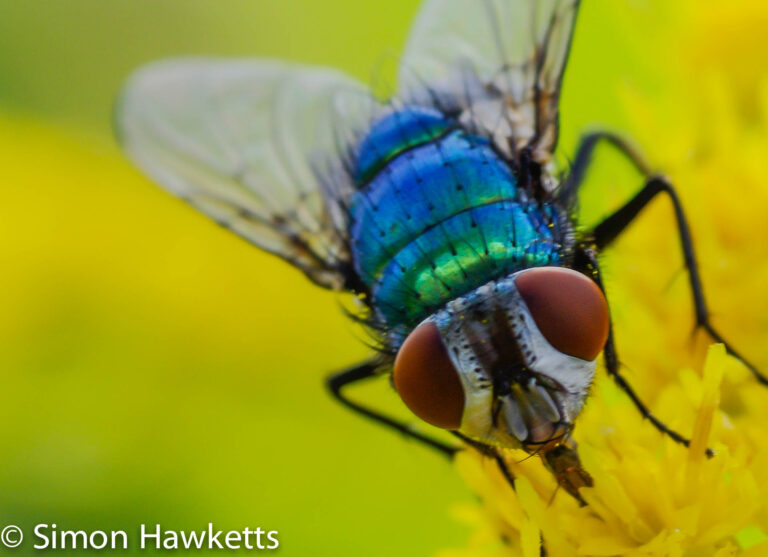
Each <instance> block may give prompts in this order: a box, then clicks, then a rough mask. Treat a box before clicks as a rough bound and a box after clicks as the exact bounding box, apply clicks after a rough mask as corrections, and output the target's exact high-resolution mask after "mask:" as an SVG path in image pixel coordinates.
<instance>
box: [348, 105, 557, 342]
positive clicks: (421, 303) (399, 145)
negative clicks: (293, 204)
mask: <svg viewBox="0 0 768 557" xmlns="http://www.w3.org/2000/svg"><path fill="white" fill-rule="evenodd" d="M355 162H356V172H355V179H356V181H357V185H358V188H359V189H358V191H357V192H356V193H355V194H354V196H353V197H352V200H351V203H350V206H349V209H348V210H349V214H350V222H351V224H350V237H351V241H352V252H353V255H354V261H355V268H356V271H357V272H358V274H359V275H360V277H361V279H362V281H363V282H364V283H365V284H366V285H367V286H368V288H369V290H370V293H371V296H372V305H373V307H375V308H376V311H377V313H378V314H379V315H378V316H377V317H378V318H379V319H382V320H383V321H384V322H385V323H386V324H387V325H388V326H390V327H395V326H399V325H404V326H413V325H415V324H417V323H418V322H420V321H421V320H422V319H424V318H426V317H427V316H428V315H430V314H431V313H433V312H434V311H435V310H436V309H437V308H439V307H441V306H443V305H444V304H445V303H446V302H448V301H450V300H452V299H454V298H456V297H458V296H461V295H463V294H466V293H467V292H469V291H471V290H473V289H475V288H477V287H478V286H481V285H483V284H485V283H487V282H488V281H490V280H493V279H495V278H499V277H502V276H506V275H508V274H510V273H512V272H514V271H516V270H520V269H524V268H527V267H535V266H542V265H557V264H558V263H559V261H560V257H561V255H560V249H561V248H562V239H561V235H562V233H563V231H561V230H560V227H561V224H562V223H563V222H564V219H563V218H562V217H563V215H562V214H561V213H560V211H559V210H558V209H557V208H555V207H554V206H550V205H541V204H539V203H538V202H536V201H533V200H530V199H528V196H527V195H526V194H525V192H524V191H522V190H521V188H519V187H518V182H517V179H516V178H515V175H514V173H513V172H512V169H511V168H510V166H509V165H508V164H507V162H506V161H504V160H503V159H502V158H501V157H500V156H499V155H497V154H496V152H495V151H494V150H493V149H492V148H491V145H490V144H489V141H488V140H487V139H486V138H484V137H480V136H477V135H472V134H470V133H468V132H467V131H465V130H463V129H461V128H460V127H458V126H457V125H455V124H454V123H452V122H451V121H450V120H448V119H447V118H445V117H444V116H443V115H442V114H441V113H440V112H439V111H437V110H434V109H429V108H423V107H408V108H403V109H400V110H398V111H395V112H392V113H390V114H388V115H387V116H385V117H383V118H382V119H380V120H379V121H377V122H376V123H375V124H374V125H373V126H372V127H371V130H370V131H369V132H368V134H367V135H366V136H365V137H364V138H363V140H362V141H361V142H360V144H359V146H358V149H357V155H356V160H355Z"/></svg>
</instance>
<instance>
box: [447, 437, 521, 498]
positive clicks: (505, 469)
mask: <svg viewBox="0 0 768 557" xmlns="http://www.w3.org/2000/svg"><path fill="white" fill-rule="evenodd" d="M451 433H453V435H454V437H456V438H458V439H461V440H462V441H463V442H464V443H465V444H467V445H469V446H470V447H472V448H473V449H475V450H476V451H477V452H479V453H480V454H481V455H483V456H485V457H488V458H492V459H493V460H494V462H496V465H497V466H498V467H499V471H500V472H501V475H502V476H504V479H505V480H507V483H508V484H509V487H511V488H512V491H514V490H515V475H514V474H513V473H512V471H511V470H510V469H509V466H507V463H506V462H505V461H504V458H503V457H502V456H501V455H500V454H499V452H498V451H497V450H496V449H495V448H494V447H491V446H490V445H485V444H483V443H480V442H479V441H475V440H474V439H470V438H469V437H467V436H466V435H462V434H461V433H459V432H458V431H452V432H451Z"/></svg>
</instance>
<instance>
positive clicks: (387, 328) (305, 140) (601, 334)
mask: <svg viewBox="0 0 768 557" xmlns="http://www.w3.org/2000/svg"><path fill="white" fill-rule="evenodd" d="M578 10H579V2H578V0H544V1H542V0H485V1H478V0H427V1H426V2H424V4H423V7H422V9H421V11H420V13H419V15H418V16H417V18H416V21H415V24H414V26H413V28H412V30H411V34H410V37H409V40H408V43H407V46H406V49H405V52H404V54H403V57H402V60H401V65H400V71H399V75H398V89H397V92H396V94H395V95H394V96H393V97H392V98H390V99H388V100H379V99H377V98H375V97H374V96H373V95H372V94H371V93H370V91H369V90H368V89H367V88H366V87H364V86H362V85H361V84H359V83H358V82H356V81H355V80H353V79H351V78H349V77H347V76H345V75H343V74H342V73H340V72H337V71H334V70H330V69H324V68H317V67H307V66H301V65H294V64H289V63H285V62H280V61H274V60H259V59H252V60H227V59H208V58H195V59H175V60H168V61H162V62H159V63H155V64H152V65H149V66H147V67H145V68H142V69H140V70H139V71H138V72H137V73H135V74H134V75H133V76H132V77H131V78H130V80H129V81H128V83H127V85H126V87H125V90H124V92H123V95H122V97H121V99H120V102H119V106H118V110H117V131H118V135H119V137H120V140H121V142H122V145H123V147H124V149H125V150H126V151H127V153H128V154H129V155H130V157H131V158H132V159H133V160H134V161H135V162H136V164H137V165H138V166H140V167H141V168H142V169H143V170H144V171H145V172H146V173H147V174H148V175H149V176H150V177H151V178H153V179H154V180H155V181H157V182H158V183H159V184H160V185H161V186H162V187H164V188H165V189H167V190H169V191H170V192H172V193H174V194H176V195H177V196H179V197H181V198H183V199H185V200H186V201H188V202H189V203H190V204H191V205H193V206H195V207H196V208H197V209H199V210H200V211H202V212H203V213H205V214H207V215H208V216H210V217H211V218H213V219H214V220H215V221H217V222H218V223H219V224H221V225H222V226H225V227H227V228H229V229H231V230H232V231H233V232H235V233H236V234H238V235H240V236H241V237H243V238H245V239H246V240H248V241H250V242H251V243H253V244H255V245H256V246H258V247H260V248H262V249H264V250H266V251H268V252H271V253H273V254H275V255H277V256H279V257H281V258H283V259H284V260H286V261H288V262H289V263H291V264H292V265H294V266H295V267H297V268H298V269H300V270H302V271H303V272H304V273H305V274H306V275H307V277H308V278H309V279H310V280H311V281H312V282H314V283H315V284H317V285H319V286H321V287H324V288H327V289H331V290H336V291H348V292H352V293H354V294H356V295H357V299H358V300H359V308H358V310H359V314H356V315H355V316H354V317H355V318H356V319H357V320H359V321H361V322H362V323H363V324H364V326H365V327H366V328H367V329H368V330H369V331H370V332H371V334H372V336H373V337H374V339H375V341H376V348H377V350H376V353H375V354H374V355H372V357H371V358H370V359H369V360H367V361H365V362H362V363H360V364H359V365H356V366H353V367H351V368H350V369H348V370H345V371H342V372H339V373H337V374H335V375H333V376H332V377H330V378H329V379H328V387H329V389H330V391H331V393H332V394H333V396H334V397H336V398H337V399H338V400H339V401H340V402H341V403H343V404H345V405H346V406H347V407H349V408H350V409H352V410H354V411H355V412H357V413H359V414H362V415H364V416H366V417H368V418H370V419H372V420H374V421H377V422H379V423H381V424H384V425H386V426H388V427H390V428H393V429H395V430H398V431H400V432H402V433H403V434H405V435H407V436H409V437H411V438H413V439H416V440H418V441H420V442H422V443H424V444H426V445H428V446H430V447H432V448H434V449H436V450H438V451H441V452H442V453H444V454H446V455H449V456H451V455H453V454H455V452H456V451H458V450H460V448H461V446H467V445H469V446H470V447H472V448H474V449H477V450H480V451H482V452H483V453H484V454H487V455H489V456H491V457H493V458H495V459H496V461H497V462H498V463H499V465H500V466H501V467H502V472H503V473H504V474H505V475H506V477H507V478H508V479H509V481H510V483H511V484H512V485H513V486H514V478H513V477H512V474H511V473H510V471H509V470H508V469H507V467H506V465H505V464H504V459H503V458H502V455H503V453H504V451H505V450H507V449H523V450H525V451H528V452H529V453H532V454H538V455H540V456H541V457H542V459H543V461H544V464H545V466H547V467H548V468H549V469H550V470H551V471H552V473H553V474H554V476H555V478H556V479H557V481H558V483H559V484H560V485H562V486H563V487H564V488H565V489H566V490H567V491H568V492H569V493H570V494H571V495H572V496H574V497H575V498H576V499H578V500H579V501H581V497H580V495H579V489H580V488H581V487H584V486H589V485H591V483H592V480H591V478H590V477H589V474H588V473H587V472H586V471H585V470H583V468H582V467H581V464H580V463H579V459H578V454H577V451H576V445H575V443H574V442H573V439H572V437H571V433H572V431H573V427H574V424H575V423H576V419H577V417H578V416H579V413H580V412H581V410H582V407H583V405H584V401H585V399H586V398H587V396H588V394H589V391H590V388H591V385H592V381H593V377H594V374H595V369H596V363H597V358H598V356H599V354H600V353H602V354H603V357H604V360H605V366H606V370H607V372H608V373H609V374H610V375H611V376H612V377H613V378H614V379H615V381H616V382H617V384H618V385H619V386H620V387H621V388H622V389H623V390H624V391H625V392H626V394H627V395H628V396H629V397H630V399H631V400H632V402H633V403H634V405H635V406H636V407H637V409H638V410H639V411H640V412H641V413H642V415H643V416H644V417H645V418H647V419H648V420H649V421H650V422H651V423H652V424H653V426H654V427H656V428H657V429H658V430H659V431H661V432H662V433H664V434H665V435H668V436H669V437H671V438H672V439H674V440H675V441H677V442H679V443H682V444H685V445H688V444H689V442H688V439H686V438H685V437H684V436H683V435H681V434H679V433H678V432H675V431H673V430H671V429H669V428H668V427H667V426H666V425H665V424H664V423H663V422H662V421H660V420H659V419H657V418H656V417H655V416H654V415H653V414H651V413H650V411H649V410H648V408H647V407H646V406H645V404H643V402H642V401H641V400H640V398H639V397H638V396H637V395H636V394H635V392H634V391H633V389H632V388H631V386H630V385H629V383H628V382H627V380H626V379H625V378H624V377H623V376H622V374H621V370H620V366H619V360H618V356H617V352H616V345H615V342H614V338H613V334H612V330H611V321H610V312H609V306H608V301H607V299H606V295H605V290H604V288H603V282H602V278H601V274H600V265H599V254H600V253H601V252H602V250H604V249H606V248H608V247H609V246H610V245H611V244H612V243H613V241H614V240H615V239H616V238H617V237H618V236H619V235H620V234H621V233H622V232H623V231H624V230H625V229H626V228H627V226H629V225H630V224H631V223H632V222H633V221H634V219H635V217H636V216H637V215H638V214H639V213H640V212H641V211H642V210H643V208H644V207H645V206H646V205H648V203H650V202H651V201H652V200H653V199H655V198H656V197H657V196H658V195H659V194H663V195H665V196H667V197H668V199H669V200H670V201H671V202H672V204H673V207H674V210H675V218H676V226H677V232H678V235H679V238H680V242H681V245H682V251H683V255H684V260H685V265H686V268H687V271H688V279H689V283H690V287H691V291H692V294H693V301H694V306H695V321H696V325H697V326H698V327H700V328H702V329H704V330H705V331H706V332H707V333H708V334H709V336H710V337H712V339H713V340H715V341H717V342H722V343H723V344H725V346H726V348H727V349H728V351H729V352H730V353H731V354H733V355H735V356H737V357H740V356H739V355H738V354H737V353H736V351H735V350H734V349H733V348H732V347H731V346H730V344H728V343H727V342H725V341H724V339H723V338H722V336H721V335H720V334H719V333H718V332H717V331H716V330H715V329H714V327H713V326H712V325H711V323H710V320H709V312H708V310H707V305H706V303H705V298H704V295H703V292H702V286H701V280H700V278H699V272H698V268H697V265H696V258H695V254H694V250H693V244H692V240H691V235H690V231H689V228H688V224H687V221H686V218H685V214H684V212H683V209H682V206H681V204H680V201H679V199H678V196H677V194H676V193H675V189H674V187H673V186H672V184H671V183H670V182H669V181H668V180H667V178H665V177H664V176H661V175H658V174H655V173H654V172H653V171H652V168H651V167H650V165H649V164H648V163H646V162H645V160H644V159H643V158H642V157H641V156H640V155H639V153H638V152H637V151H636V150H635V149H634V148H633V147H632V146H631V145H630V144H629V143H628V142H627V141H625V140H624V139H622V138H621V137H619V136H617V135H615V134H612V133H608V132H597V133H592V134H589V135H586V136H585V137H584V138H583V140H582V142H581V144H580V146H579V147H578V149H577V151H576V154H575V157H574V158H573V163H572V166H571V167H570V169H568V172H567V173H563V172H559V171H558V169H557V168H556V164H555V161H554V159H553V153H554V150H555V147H556V145H557V137H558V105H559V98H560V90H561V84H562V79H563V73H564V70H565V66H566V61H567V58H568V53H569V50H570V44H571V38H572V35H573V30H574V26H575V23H576V16H577V13H578ZM605 143H607V144H610V145H612V146H613V147H614V148H616V149H617V150H618V151H619V152H620V153H622V154H623V155H624V156H626V157H627V158H628V160H629V161H630V162H631V163H632V164H634V166H635V168H636V169H637V170H638V171H639V173H640V174H641V175H642V176H643V177H644V179H645V184H644V186H643V187H642V188H641V189H640V190H639V191H638V193H637V194H636V195H635V196H634V197H632V198H631V199H630V200H628V201H627V202H626V203H625V204H624V205H623V206H621V207H620V208H618V209H617V210H616V211H615V212H614V213H613V214H612V215H610V216H609V217H608V218H606V219H605V220H604V221H602V222H601V223H600V224H598V225H597V226H596V227H594V228H593V229H591V230H587V231H581V229H580V228H579V227H578V226H577V223H576V220H575V216H574V215H575V205H576V200H577V197H578V192H579V186H580V185H581V183H582V181H583V178H584V176H585V174H586V172H587V169H588V168H589V164H590V161H591V158H592V155H593V152H594V151H595V148H596V147H597V146H598V145H599V144H605ZM741 359H742V361H744V359H743V358H741ZM744 363H745V364H746V365H747V366H748V367H749V369H750V370H751V371H752V373H753V374H754V375H755V376H756V377H757V379H758V380H759V381H760V382H762V383H768V379H766V377H765V376H763V375H762V374H761V373H760V372H759V371H758V370H757V369H756V368H755V367H754V366H753V365H751V364H749V363H748V362H746V361H745V362H744ZM381 376H388V377H390V378H391V381H392V384H393V386H394V388H395V390H396V392H397V393H398V395H399V396H400V398H401V399H402V400H403V402H404V403H405V405H406V406H407V407H408V408H409V409H410V410H411V411H412V412H413V413H414V414H415V415H416V416H418V417H419V418H421V419H422V420H423V421H424V422H427V423H429V424H432V425H433V426H436V427H438V428H442V429H445V430H448V431H450V432H452V433H453V435H454V436H455V437H456V439H457V443H456V444H448V443H445V442H443V441H441V440H439V439H437V438H435V437H433V436H431V435H429V434H427V433H424V432H423V431H421V430H420V429H414V428H413V427H411V425H410V424H408V423H405V422H402V421H400V420H398V419H395V418H393V417H390V416H387V415H385V414H383V413H381V412H379V411H377V410H375V409H372V408H369V407H368V406H365V405H363V404H362V403H360V402H357V401H354V400H352V399H350V398H349V396H348V393H347V387H348V386H350V385H352V384H354V383H356V382H359V381H364V380H368V379H371V378H375V377H381Z"/></svg>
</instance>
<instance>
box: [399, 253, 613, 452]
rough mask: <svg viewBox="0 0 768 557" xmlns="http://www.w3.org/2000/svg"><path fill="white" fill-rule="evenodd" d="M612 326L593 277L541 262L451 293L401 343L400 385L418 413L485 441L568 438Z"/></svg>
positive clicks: (541, 443) (537, 442)
mask: <svg viewBox="0 0 768 557" xmlns="http://www.w3.org/2000/svg"><path fill="white" fill-rule="evenodd" d="M608 329H609V317H608V306H607V303H606V300H605V297H604V296H603V293H602V292H601V290H600V289H599V288H598V286H597V285H596V284H595V283H594V282H593V281H592V280H591V279H589V278H587V277H586V276H584V275H582V274H581V273H578V272H576V271H573V270H570V269H565V268H560V267H538V268H534V269H528V270H524V271H520V272H517V273H514V274H512V275H510V276H508V277H506V278H504V279H502V280H498V281H493V282H490V283H488V284H486V285H484V286H482V287H480V288H478V289H476V290H474V291H473V292H471V293H469V294H467V295H465V296H463V297H461V298H458V299H456V300H454V301H452V302H450V303H449V304H448V305H447V306H446V307H445V308H443V309H441V310H440V311H438V312H437V313H435V314H433V315H432V316H430V317H429V318H428V319H426V320H425V321H423V322H422V323H421V324H420V325H418V326H417V327H416V328H415V329H414V330H413V331H412V332H411V334H410V335H409V336H408V337H407V338H406V339H405V341H404V342H403V344H402V345H401V346H400V349H399V351H398V354H397V357H396V359H395V366H394V372H393V379H394V385H395V388H396V390H397V391H398V393H399V394H400V396H401V398H402V399H403V401H404V402H405V404H406V405H407V406H408V407H409V408H410V409H411V410H412V411H413V412H414V413H415V414H416V415H417V416H419V417H420V418H422V419H424V420H425V421H427V422H429V423H431V424H433V425H436V426H438V427H441V428H444V429H449V430H454V431H457V432H459V433H461V434H462V435H464V436H466V437H469V438H470V439H473V440H475V441H478V442H480V443H483V444H486V445H492V446H498V447H505V448H523V449H525V450H527V451H530V452H535V451H539V450H547V448H548V447H553V446H555V445H557V444H559V443H561V442H563V441H564V440H565V439H566V438H567V436H568V433H569V432H570V430H571V429H572V427H573V423H574V420H575V419H576V417H577V416H578V415H579V413H580V412H581V409H582V407H583V405H584V401H585V399H586V397H587V394H588V392H589V388H590V386H591V384H592V379H593V377H594V373H595V366H596V358H597V356H598V354H599V353H600V352H601V351H602V349H603V346H604V345H605V342H606V339H607V336H608Z"/></svg>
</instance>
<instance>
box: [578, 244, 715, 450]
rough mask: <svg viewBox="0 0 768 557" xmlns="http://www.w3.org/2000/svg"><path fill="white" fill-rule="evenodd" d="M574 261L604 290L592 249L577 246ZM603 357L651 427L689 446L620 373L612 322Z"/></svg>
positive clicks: (609, 370) (686, 440)
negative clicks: (655, 413)
mask: <svg viewBox="0 0 768 557" xmlns="http://www.w3.org/2000/svg"><path fill="white" fill-rule="evenodd" d="M575 263H576V264H575V267H576V269H577V270H578V271H581V272H583V273H586V274H589V275H590V276H591V277H592V278H593V280H594V281H595V283H597V285H598V286H599V287H600V290H602V291H603V292H605V288H604V287H603V282H602V279H601V277H600V266H599V265H598V262H597V255H596V253H595V252H594V250H592V249H590V248H587V247H581V248H579V250H578V251H577V253H576V262H575ZM603 357H604V359H605V368H606V371H607V372H608V374H609V375H610V376H611V377H613V379H614V381H615V382H616V384H617V385H618V386H619V388H620V389H621V390H622V391H624V392H625V393H626V394H627V396H628V397H629V399H630V400H631V401H632V403H633V404H634V405H635V407H636V408H637V410H638V411H639V412H640V414H641V415H642V416H643V418H645V419H647V420H648V421H649V422H651V424H653V427H655V428H656V429H657V430H659V431H660V432H661V433H663V434H664V435H667V436H668V437H669V438H670V439H672V440H674V441H676V442H678V443H681V444H683V445H685V446H686V447H688V446H690V444H691V442H690V440H689V439H687V438H685V437H683V436H682V435H680V434H679V433H678V432H676V431H674V430H673V429H670V428H669V427H668V426H667V425H666V424H665V423H664V422H662V421H661V420H660V419H658V418H657V417H656V416H654V415H653V414H652V413H651V411H650V410H648V407H647V406H646V405H645V403H644V402H643V401H642V400H640V397H639V396H637V393H635V390H634V389H633V388H632V386H631V385H630V384H629V382H627V380H626V379H625V378H624V377H623V376H622V375H621V372H620V371H619V366H620V364H619V358H618V354H617V353H616V344H615V343H614V339H613V324H612V323H611V324H610V326H609V329H608V340H607V341H606V343H605V348H604V349H603ZM713 454H714V453H713V452H712V450H711V449H707V456H712V455H713Z"/></svg>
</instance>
